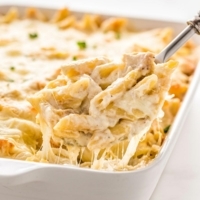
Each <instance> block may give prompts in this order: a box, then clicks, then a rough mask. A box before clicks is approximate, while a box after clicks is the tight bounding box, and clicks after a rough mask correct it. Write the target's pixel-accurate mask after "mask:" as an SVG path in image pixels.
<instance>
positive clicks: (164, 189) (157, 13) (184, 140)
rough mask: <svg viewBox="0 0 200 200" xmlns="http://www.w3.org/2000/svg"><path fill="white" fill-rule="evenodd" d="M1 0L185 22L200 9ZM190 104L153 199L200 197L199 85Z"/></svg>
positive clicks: (146, 0) (120, 1) (166, 1)
mask: <svg viewBox="0 0 200 200" xmlns="http://www.w3.org/2000/svg"><path fill="white" fill-rule="evenodd" d="M33 2H34V3H33ZM0 3H5V4H9V3H11V4H12V5H14V4H15V3H18V4H19V3H21V4H25V5H27V4H29V5H30V4H33V5H44V4H47V5H48V6H51V5H52V6H54V7H58V8H59V7H62V6H64V5H65V6H68V7H69V8H71V9H73V8H75V9H81V10H82V9H83V10H88V11H97V12H109V13H110V14H126V15H131V16H137V17H149V18H152V19H156V18H159V19H166V20H175V21H183V22H185V21H187V20H188V19H191V18H193V17H194V15H196V13H197V12H198V11H199V10H200V1H199V0H188V1H185V0H73V1H72V0H52V1H50V0H40V1H39V0H34V1H31V0H0ZM191 104H192V107H191V110H190V112H189V114H188V117H187V119H186V122H185V125H184V127H183V130H182V133H181V135H180V137H179V139H178V142H177V144H176V146H175V148H174V150H173V153H172V155H171V157H170V159H169V162H168V164H167V166H166V168H165V170H164V172H163V174H162V177H161V179H160V181H159V183H158V185H157V187H156V189H155V191H154V193H153V195H152V197H151V200H199V199H200V131H199V129H200V87H199V89H198V91H197V93H196V95H195V96H194V98H193V101H192V102H191ZM124 200H125V199H124Z"/></svg>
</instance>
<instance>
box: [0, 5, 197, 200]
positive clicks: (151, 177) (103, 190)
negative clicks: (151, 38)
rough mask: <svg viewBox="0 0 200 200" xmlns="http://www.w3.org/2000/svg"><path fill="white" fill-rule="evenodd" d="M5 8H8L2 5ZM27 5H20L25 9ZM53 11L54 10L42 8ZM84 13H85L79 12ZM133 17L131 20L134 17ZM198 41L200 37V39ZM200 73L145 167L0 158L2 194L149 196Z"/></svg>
mask: <svg viewBox="0 0 200 200" xmlns="http://www.w3.org/2000/svg"><path fill="white" fill-rule="evenodd" d="M1 9H2V11H1V13H3V12H4V10H7V9H8V7H6V6H5V7H3V6H2V7H1ZM23 9H24V8H23V7H19V10H20V11H22V10H23ZM41 10H43V11H44V12H46V13H49V14H51V13H52V12H53V11H54V10H53V9H41ZM75 14H77V15H81V13H78V12H77V13H75ZM130 20H131V19H130ZM166 26H170V27H173V28H174V29H175V30H176V31H177V32H179V31H180V30H182V29H183V27H184V25H182V24H179V23H175V22H164V21H162V22H161V21H155V20H146V19H134V27H137V29H139V30H141V29H144V28H145V29H149V28H155V27H166ZM197 42H198V40H197ZM199 76H200V70H199V67H197V69H196V71H195V75H194V77H193V81H192V83H191V85H190V89H189V90H188V92H187V95H186V97H185V99H184V102H183V104H182V106H181V109H180V110H179V113H178V115H177V117H176V120H175V121H174V123H173V126H172V127H171V130H170V133H169V135H168V137H167V139H166V141H165V143H164V145H163V147H162V150H161V151H160V153H159V155H158V156H157V157H156V159H155V160H154V161H153V162H152V163H151V164H149V165H148V166H146V167H145V168H141V169H137V170H135V171H129V172H119V173H116V172H104V171H96V170H92V169H82V168H77V167H70V166H59V165H53V164H49V165H46V164H40V163H31V162H25V161H23V162H22V161H14V160H8V159H1V160H0V169H1V170H0V171H1V172H0V194H1V197H4V198H7V199H8V198H9V199H11V200H12V199H15V200H17V199H21V200H22V199H26V200H27V199H52V200H53V199H57V198H59V199H61V200H62V199H71V200H77V199H80V198H81V199H85V200H90V199H97V200H98V199H99V200H100V199H105V200H110V199H116V200H121V199H127V200H129V199H130V200H131V199H137V200H140V199H141V200H143V199H145V200H146V199H149V198H150V196H151V194H152V192H153V190H154V188H155V186H156V184H157V182H158V180H159V177H160V175H161V173H162V171H163V169H164V167H165V164H166V162H167V160H168V158H169V156H170V153H171V152H172V149H173V146H174V145H175V142H176V140H177V138H178V134H179V133H180V132H181V127H182V125H183V123H184V119H185V117H186V114H187V112H188V110H189V105H190V104H189V102H191V100H192V96H193V94H194V93H195V89H196V87H197V85H198V80H199V78H200V77H199Z"/></svg>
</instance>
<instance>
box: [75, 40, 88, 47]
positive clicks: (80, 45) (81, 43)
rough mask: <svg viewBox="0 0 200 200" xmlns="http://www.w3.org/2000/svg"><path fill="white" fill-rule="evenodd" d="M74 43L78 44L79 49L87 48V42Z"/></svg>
mask: <svg viewBox="0 0 200 200" xmlns="http://www.w3.org/2000/svg"><path fill="white" fill-rule="evenodd" d="M76 44H77V45H78V46H79V49H86V48H87V44H86V42H84V41H78V42H77V43H76Z"/></svg>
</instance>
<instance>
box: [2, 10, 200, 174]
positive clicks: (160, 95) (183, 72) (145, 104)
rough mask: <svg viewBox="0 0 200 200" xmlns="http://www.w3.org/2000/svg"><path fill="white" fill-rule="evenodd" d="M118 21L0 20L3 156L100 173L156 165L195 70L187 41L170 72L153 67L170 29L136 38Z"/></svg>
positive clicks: (10, 16)
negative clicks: (79, 167) (101, 171)
mask: <svg viewBox="0 0 200 200" xmlns="http://www.w3.org/2000/svg"><path fill="white" fill-rule="evenodd" d="M127 23H128V21H127V20H126V19H124V18H108V19H101V17H100V16H96V15H84V16H83V18H81V19H76V17H75V16H74V15H73V14H71V13H70V11H69V10H68V9H66V8H64V9H62V10H60V11H58V12H57V13H56V14H55V15H54V16H53V17H52V18H51V19H48V18H47V16H45V15H44V14H43V13H42V12H40V11H39V10H36V9H28V10H27V12H26V17H25V19H19V18H18V11H17V10H16V9H15V8H12V9H10V10H9V11H8V13H7V14H6V15H2V16H1V17H0V35H1V38H0V60H1V63H0V65H1V67H0V84H1V89H0V97H1V98H0V122H1V123H0V155H1V156H2V157H7V158H14V159H21V160H31V161H37V162H49V163H58V164H72V165H77V166H81V167H91V168H94V169H105V170H130V169H135V168H138V167H141V166H145V165H146V164H148V163H149V162H150V161H151V160H153V158H155V156H156V155H157V154H158V152H159V150H160V148H161V145H162V143H163V141H164V138H165V135H166V133H165V132H167V131H166V130H168V129H169V127H170V125H171V124H172V122H173V119H174V117H175V115H176V113H177V111H178V108H179V107H180V104H181V101H182V100H183V98H184V95H185V93H186V91H187V88H188V85H189V81H190V79H191V76H192V73H193V72H194V69H195V66H196V64H197V60H198V58H197V53H196V47H195V45H194V44H193V43H191V42H188V43H187V44H186V45H185V46H184V47H183V48H182V49H181V50H180V51H178V52H177V54H176V55H175V56H174V57H173V58H174V59H175V60H178V61H179V63H180V64H179V65H178V67H177V62H176V61H169V62H167V63H163V64H155V63H154V55H155V54H156V53H158V52H160V50H162V49H163V48H164V46H166V44H167V43H169V42H170V40H171V39H172V29H171V28H163V29H161V28H158V29H154V30H147V31H142V32H137V31H134V30H128V28H127ZM141 52H143V53H141ZM150 52H152V53H150ZM175 68H176V70H175V72H174V69H175ZM173 72H174V73H173ZM172 73H173V75H172ZM168 91H169V94H170V95H172V96H171V98H168ZM161 119H162V120H161ZM166 127H168V128H167V129H166Z"/></svg>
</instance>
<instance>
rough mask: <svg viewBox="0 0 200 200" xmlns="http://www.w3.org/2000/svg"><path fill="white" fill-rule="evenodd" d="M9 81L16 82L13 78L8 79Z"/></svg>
mask: <svg viewBox="0 0 200 200" xmlns="http://www.w3.org/2000/svg"><path fill="white" fill-rule="evenodd" d="M7 81H8V82H15V81H14V80H13V79H8V80H7Z"/></svg>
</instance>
